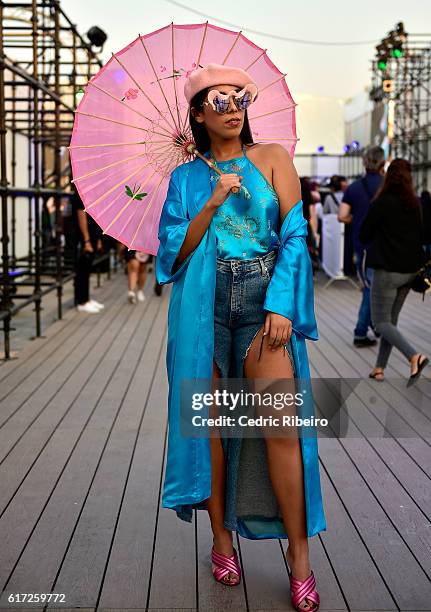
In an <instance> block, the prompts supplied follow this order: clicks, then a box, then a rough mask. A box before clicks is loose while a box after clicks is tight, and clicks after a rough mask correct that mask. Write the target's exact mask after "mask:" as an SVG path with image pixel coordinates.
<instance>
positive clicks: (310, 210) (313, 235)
mask: <svg viewBox="0 0 431 612" xmlns="http://www.w3.org/2000/svg"><path fill="white" fill-rule="evenodd" d="M300 183H301V195H302V211H303V215H304V218H305V219H307V221H308V228H307V238H306V242H307V247H308V252H309V254H310V258H311V262H312V264H313V274H314V273H315V271H316V269H317V268H318V267H319V252H318V246H319V236H318V234H317V215H316V203H315V201H314V198H313V196H312V194H311V188H310V181H309V180H308V178H307V177H305V176H303V177H301V178H300Z"/></svg>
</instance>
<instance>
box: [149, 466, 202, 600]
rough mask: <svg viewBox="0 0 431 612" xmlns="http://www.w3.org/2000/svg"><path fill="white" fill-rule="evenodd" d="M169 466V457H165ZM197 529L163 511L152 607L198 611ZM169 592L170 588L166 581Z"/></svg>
mask: <svg viewBox="0 0 431 612" xmlns="http://www.w3.org/2000/svg"><path fill="white" fill-rule="evenodd" d="M165 465H166V456H165ZM196 547H197V544H196V527H195V524H194V523H193V522H192V523H191V524H190V523H187V522H186V521H183V520H181V519H179V518H178V517H177V515H176V513H175V512H174V510H171V509H168V508H160V510H159V517H158V521H157V529H156V534H155V545H154V561H153V571H152V575H151V584H150V596H149V601H148V607H149V608H150V609H153V608H168V609H172V608H192V609H196V608H197V601H196V591H197V580H196V573H197V558H196ZM167 576H168V577H169V579H168V584H169V588H166V584H167V582H166V577H167Z"/></svg>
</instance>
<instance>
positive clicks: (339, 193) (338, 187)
mask: <svg viewBox="0 0 431 612" xmlns="http://www.w3.org/2000/svg"><path fill="white" fill-rule="evenodd" d="M343 181H344V183H345V182H346V177H344V176H338V175H337V174H334V175H333V176H331V180H330V182H329V189H330V192H329V193H328V194H327V195H326V196H325V199H324V201H323V214H324V215H328V214H336V215H337V214H338V209H339V206H340V203H341V201H342V200H343V196H344V191H343V189H342V184H343Z"/></svg>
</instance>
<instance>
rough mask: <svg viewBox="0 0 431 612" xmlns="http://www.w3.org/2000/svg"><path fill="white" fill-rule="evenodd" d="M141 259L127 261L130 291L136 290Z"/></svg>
mask: <svg viewBox="0 0 431 612" xmlns="http://www.w3.org/2000/svg"><path fill="white" fill-rule="evenodd" d="M138 271H139V261H138V260H137V259H135V258H134V259H131V260H130V261H129V262H128V263H127V283H128V289H129V291H134V290H135V288H136V283H137V280H138Z"/></svg>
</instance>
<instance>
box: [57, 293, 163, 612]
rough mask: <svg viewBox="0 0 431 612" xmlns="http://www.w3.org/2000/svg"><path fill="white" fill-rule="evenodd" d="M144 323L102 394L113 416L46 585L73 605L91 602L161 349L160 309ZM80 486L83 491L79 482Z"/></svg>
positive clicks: (98, 424)
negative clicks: (56, 566) (55, 571)
mask: <svg viewBox="0 0 431 612" xmlns="http://www.w3.org/2000/svg"><path fill="white" fill-rule="evenodd" d="M157 306H159V303H157ZM147 323H148V325H149V328H148V327H147V329H146V331H145V334H144V335H143V332H142V331H141V329H140V330H139V331H138V332H137V333H136V334H135V335H134V336H133V338H132V340H131V342H130V343H129V345H128V347H127V351H126V353H125V355H124V356H123V359H122V361H121V363H120V364H119V366H118V367H117V369H116V372H115V376H114V378H113V379H112V381H111V383H112V387H111V389H110V393H109V395H107V397H106V400H107V403H108V405H109V404H112V406H115V407H116V411H115V417H114V419H113V422H112V424H111V427H110V429H109V431H108V430H106V432H105V436H106V440H105V444H104V448H103V452H102V454H101V456H100V460H99V462H98V464H97V466H96V471H95V472H94V476H93V478H92V481H91V483H90V486H89V487H88V489H87V493H86V495H85V499H84V500H83V501H84V503H83V504H82V510H81V512H80V515H79V520H78V521H77V523H76V525H75V527H74V529H73V532H72V534H71V538H70V542H69V544H68V546H67V549H66V551H65V555H64V558H63V561H62V563H61V568H60V571H59V574H58V576H57V577H56V579H55V584H54V585H53V587H52V588H55V589H56V590H57V591H61V592H66V593H70V596H69V601H70V602H71V603H72V604H73V605H74V606H75V607H77V606H79V607H80V606H83V605H84V606H89V605H97V598H98V594H99V591H100V587H101V583H102V580H103V576H104V573H105V570H106V563H107V559H108V557H109V552H110V547H111V542H112V538H113V537H114V535H115V529H116V525H117V521H118V513H119V511H120V509H121V503H122V500H123V495H124V486H125V483H126V477H127V475H128V473H129V470H130V464H131V461H132V459H133V452H134V449H135V444H136V439H137V435H138V433H139V426H140V422H141V420H142V418H143V416H144V413H145V408H146V401H147V394H148V392H149V389H150V388H151V385H152V381H153V378H154V370H155V366H156V363H155V362H154V356H155V355H157V353H158V352H159V351H160V349H161V342H162V339H163V330H164V328H165V325H166V312H165V310H164V309H160V308H158V310H157V311H156V316H155V318H154V319H149V320H148V319H147ZM148 331H149V334H148ZM145 337H146V340H145V341H144V338H145ZM138 389H139V393H138ZM119 390H120V393H118V391H119ZM113 396H114V397H113ZM104 408H105V409H106V406H105V407H104ZM104 420H105V418H104V413H103V411H98V413H97V417H96V419H95V422H94V423H91V424H89V425H88V426H87V430H88V433H89V436H88V438H89V439H88V440H87V444H88V442H90V441H91V437H92V436H94V434H95V433H96V432H98V431H99V430H100V429H101V428H103V427H104ZM82 490H83V492H84V490H85V488H83V489H82ZM64 497H65V491H63V496H62V497H61V498H60V501H61V503H63V504H64V503H65V502H64ZM83 575H84V576H85V581H83V579H82V577H83Z"/></svg>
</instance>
